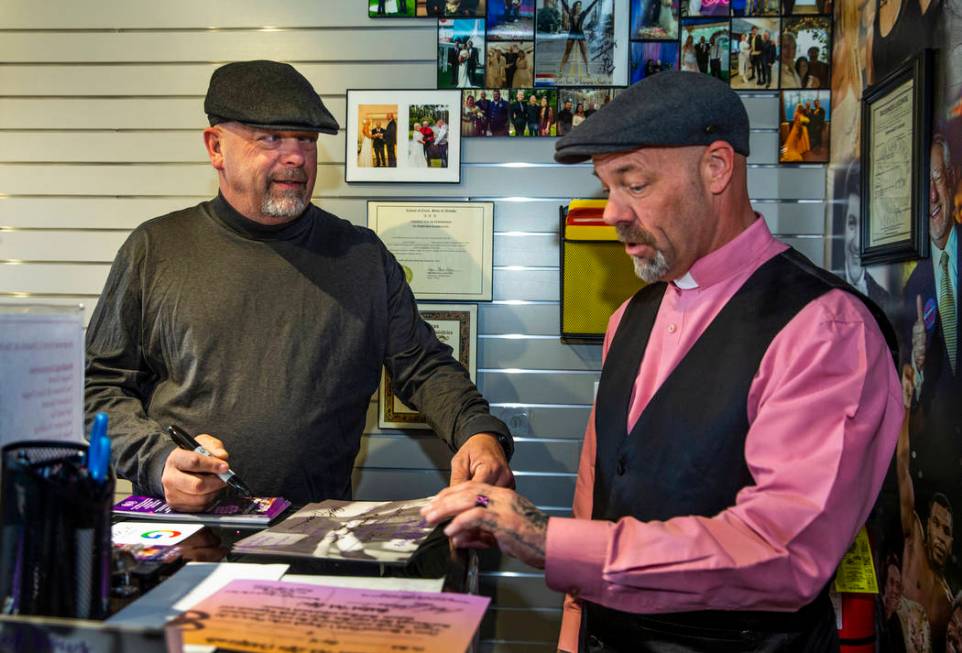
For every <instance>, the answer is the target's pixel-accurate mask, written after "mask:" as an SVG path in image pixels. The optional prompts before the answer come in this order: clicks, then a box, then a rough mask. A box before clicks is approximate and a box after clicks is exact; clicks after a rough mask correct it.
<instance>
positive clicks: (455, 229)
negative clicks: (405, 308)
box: [367, 201, 494, 302]
mask: <svg viewBox="0 0 962 653" xmlns="http://www.w3.org/2000/svg"><path fill="white" fill-rule="evenodd" d="M367 225H368V227H370V228H371V229H372V230H374V232H375V233H376V234H377V235H378V236H380V238H381V240H382V241H384V244H385V245H386V246H387V248H388V249H389V250H390V251H391V253H392V254H394V256H395V258H397V260H398V263H400V264H401V267H402V268H403V269H404V276H405V277H406V278H407V281H408V284H410V286H411V290H413V291H414V296H415V297H417V298H418V299H420V300H435V299H437V300H453V301H475V302H486V301H491V278H492V270H493V267H492V266H493V262H494V259H493V256H492V244H493V240H494V203H493V202H380V201H370V202H368V203H367Z"/></svg>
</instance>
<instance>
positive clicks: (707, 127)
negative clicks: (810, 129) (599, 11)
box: [554, 70, 749, 163]
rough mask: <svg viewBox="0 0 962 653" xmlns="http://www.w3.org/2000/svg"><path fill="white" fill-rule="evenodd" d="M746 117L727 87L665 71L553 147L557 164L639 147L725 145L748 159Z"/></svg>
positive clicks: (690, 74)
mask: <svg viewBox="0 0 962 653" xmlns="http://www.w3.org/2000/svg"><path fill="white" fill-rule="evenodd" d="M748 129H749V127H748V112H747V111H745V105H744V104H742V101H741V99H740V98H739V97H738V94H737V93H735V92H734V91H733V90H731V89H730V88H729V87H728V84H726V83H724V82H722V81H720V80H718V79H715V78H714V77H711V76H709V75H705V74H703V73H694V72H683V71H677V70H666V71H664V72H660V73H657V74H655V75H652V76H651V77H646V78H645V79H643V80H641V81H640V82H638V83H637V84H634V85H632V86H630V87H628V88H627V89H625V90H624V91H622V92H621V93H620V94H618V95H616V96H615V97H614V99H612V100H611V102H609V103H608V104H606V105H605V106H603V107H602V108H601V109H599V110H598V111H595V112H594V113H593V114H591V116H590V117H589V118H588V119H587V120H585V121H584V122H583V123H581V124H580V125H578V126H577V127H576V128H574V129H572V130H571V131H570V132H568V133H567V134H565V135H564V136H563V137H562V138H560V139H559V140H558V141H557V142H556V143H555V153H554V158H555V161H558V162H559V163H580V162H581V161H586V160H588V159H590V158H591V157H592V156H593V155H595V154H609V153H611V152H628V151H630V150H635V149H638V148H639V147H672V146H680V145H708V144H710V143H713V142H715V141H726V142H727V143H729V144H730V145H731V146H732V149H734V150H735V151H736V152H738V153H739V154H744V155H745V156H748Z"/></svg>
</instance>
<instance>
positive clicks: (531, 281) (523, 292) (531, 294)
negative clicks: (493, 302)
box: [492, 268, 561, 301]
mask: <svg viewBox="0 0 962 653" xmlns="http://www.w3.org/2000/svg"><path fill="white" fill-rule="evenodd" d="M558 276H559V272H558V269H557V268H554V269H537V270H523V269H521V270H505V269H496V270H495V271H494V281H493V283H492V285H493V293H494V299H497V300H512V299H525V300H553V301H558V298H559V294H560V286H561V282H560V280H559V278H558Z"/></svg>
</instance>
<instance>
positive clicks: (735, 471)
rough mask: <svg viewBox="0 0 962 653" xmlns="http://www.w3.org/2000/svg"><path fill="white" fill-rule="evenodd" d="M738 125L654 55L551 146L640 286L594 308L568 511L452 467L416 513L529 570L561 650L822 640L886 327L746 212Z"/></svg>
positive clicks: (697, 85) (873, 414)
mask: <svg viewBox="0 0 962 653" xmlns="http://www.w3.org/2000/svg"><path fill="white" fill-rule="evenodd" d="M599 116H600V117H599ZM748 134H749V124H748V116H747V114H746V112H745V109H744V106H743V105H742V103H741V100H740V99H739V98H738V96H737V95H736V94H735V93H734V92H732V91H731V90H730V89H729V88H728V86H727V85H726V84H724V83H722V82H719V81H718V80H715V79H712V78H711V77H709V76H706V75H700V74H697V73H689V72H672V71H669V72H665V73H662V74H659V75H655V76H653V77H650V78H646V79H644V80H642V81H641V82H639V83H638V84H635V85H634V86H632V87H631V88H629V89H628V90H626V91H625V92H623V93H622V94H621V95H619V96H617V97H616V98H615V99H613V100H612V101H611V102H610V103H609V104H608V105H607V106H606V107H605V108H603V109H602V110H600V111H599V112H598V113H597V114H595V116H592V117H591V118H589V119H588V120H587V121H585V123H584V124H583V125H582V126H581V128H580V129H578V130H575V131H573V132H572V133H571V134H570V135H568V136H566V137H565V138H562V139H560V140H559V141H558V143H557V145H556V153H555V158H556V159H557V160H558V161H560V162H562V163H576V162H580V161H584V160H588V159H591V160H592V162H593V164H594V174H595V175H596V176H597V177H598V178H599V179H600V181H601V183H602V185H603V186H604V188H605V190H606V191H607V193H608V205H607V208H606V209H605V221H606V222H607V223H608V224H611V225H613V226H614V227H616V228H617V230H618V235H619V238H620V239H621V240H622V241H623V242H624V243H625V250H626V252H627V253H628V255H629V256H630V257H631V259H632V261H633V264H634V267H635V272H636V273H637V274H638V276H639V277H641V278H642V279H643V280H644V281H646V282H647V283H648V284H649V285H647V286H646V287H645V288H643V289H642V290H641V291H639V292H638V293H637V294H636V295H635V296H634V297H632V298H631V299H629V300H628V301H627V302H625V304H624V305H622V306H621V308H619V309H618V310H617V311H616V312H615V314H614V315H613V316H612V317H611V320H610V322H609V327H608V333H607V335H606V338H605V343H604V348H603V355H604V365H603V368H602V372H601V382H600V385H599V389H598V395H597V398H596V402H595V406H594V410H593V411H592V414H591V418H590V419H589V423H588V426H587V429H586V432H585V441H584V445H583V447H582V454H581V463H580V466H579V470H578V481H577V485H576V489H575V500H574V509H573V513H574V517H573V518H571V519H565V518H555V517H553V518H551V519H548V518H547V517H546V516H545V515H544V514H543V513H542V512H541V511H539V510H538V509H537V508H536V507H535V506H534V505H532V504H531V503H530V502H529V501H528V500H527V499H524V498H523V497H521V496H519V495H517V494H516V493H514V492H512V491H511V490H507V489H503V488H494V487H490V486H488V485H485V484H481V483H473V482H469V483H465V484H463V485H460V486H456V487H453V488H449V489H448V490H445V491H443V492H442V493H440V494H439V495H438V498H437V499H436V500H435V501H434V502H433V503H432V505H430V506H429V507H428V508H427V509H426V510H425V511H424V512H425V516H426V517H427V518H428V519H429V520H431V521H434V522H436V521H441V520H443V519H446V518H449V517H454V519H453V520H452V522H451V523H450V524H449V525H448V526H447V527H446V529H445V532H446V533H448V535H449V536H451V537H452V539H453V540H454V542H455V543H456V544H458V545H461V546H483V545H485V544H486V543H488V542H490V541H491V540H492V538H493V539H495V540H497V543H498V545H499V546H500V547H501V549H502V550H504V551H505V552H507V553H509V554H511V555H514V556H516V557H518V558H520V559H521V560H523V561H525V562H526V563H528V564H530V565H532V566H534V567H539V568H541V567H543V568H544V569H545V581H546V583H547V584H548V585H549V586H550V587H552V588H554V589H557V590H559V591H564V592H565V593H566V594H567V595H568V596H567V597H566V600H565V613H564V618H563V621H562V632H561V637H560V641H559V649H561V650H564V651H575V650H582V651H592V652H597V651H622V650H631V651H656V652H668V651H671V652H683V651H766V652H768V651H806V652H807V651H816V652H817V651H833V650H838V639H837V635H836V632H835V619H834V615H833V613H832V609H831V605H830V603H829V600H828V595H827V590H826V588H827V584H828V582H829V580H830V579H831V577H832V574H833V572H834V571H835V567H836V566H837V564H838V562H839V560H840V559H841V557H842V555H843V554H844V553H845V551H846V549H847V548H848V546H849V545H850V544H851V542H852V540H853V538H854V536H855V534H856V532H857V531H858V529H859V528H860V527H861V525H862V524H863V522H864V521H865V519H866V518H867V516H868V514H869V511H870V510H871V508H872V505H873V503H874V501H875V499H876V496H877V494H878V491H879V488H880V487H881V484H882V479H883V477H884V476H885V472H886V470H887V469H888V466H889V462H890V460H891V458H892V453H893V451H894V449H895V443H896V440H897V438H898V434H899V428H900V425H901V421H902V416H903V414H904V409H903V406H902V391H901V385H900V381H899V378H898V375H897V373H896V369H895V364H894V358H893V351H892V350H893V349H894V347H895V338H894V335H893V333H892V329H891V327H890V326H889V325H888V323H887V322H886V320H885V318H884V316H883V315H882V313H881V311H880V310H879V309H878V308H877V307H875V306H874V304H872V303H871V302H870V301H869V300H868V299H867V298H865V297H863V296H861V295H858V294H857V292H856V291H855V290H854V289H852V288H851V287H850V286H848V285H846V284H845V283H844V282H843V281H842V280H840V279H838V278H837V277H834V276H833V275H830V274H828V273H826V272H824V271H822V270H820V269H819V268H817V267H815V266H814V265H813V264H812V263H811V262H809V261H808V260H807V259H805V258H804V257H802V256H801V255H800V254H798V253H797V252H795V251H794V250H792V249H790V248H788V247H786V246H785V245H783V244H781V243H779V242H778V241H776V240H775V239H774V238H773V237H772V235H771V233H770V232H769V230H768V227H767V226H766V224H765V221H764V219H762V217H761V216H760V215H759V214H757V213H755V212H754V211H753V210H752V207H751V204H750V202H749V200H748V188H747V165H746V157H747V156H748V152H749V147H748Z"/></svg>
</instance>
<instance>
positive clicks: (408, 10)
mask: <svg viewBox="0 0 962 653" xmlns="http://www.w3.org/2000/svg"><path fill="white" fill-rule="evenodd" d="M367 4H368V10H367V14H368V16H369V17H371V18H414V16H415V11H416V9H417V2H416V0H368V3H367Z"/></svg>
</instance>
